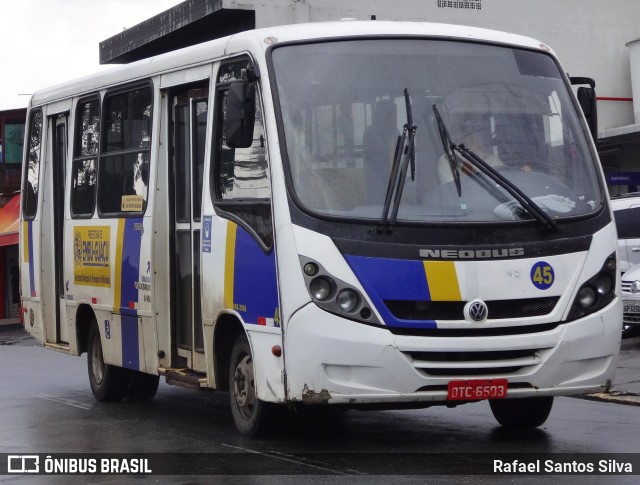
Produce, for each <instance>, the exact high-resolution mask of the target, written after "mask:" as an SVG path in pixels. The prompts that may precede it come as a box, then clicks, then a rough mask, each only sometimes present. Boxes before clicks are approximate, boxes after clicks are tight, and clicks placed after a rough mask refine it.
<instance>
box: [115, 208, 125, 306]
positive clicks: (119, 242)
mask: <svg viewBox="0 0 640 485" xmlns="http://www.w3.org/2000/svg"><path fill="white" fill-rule="evenodd" d="M124 221H125V220H124V219H118V233H117V235H116V259H115V261H114V262H113V264H114V266H115V268H114V269H115V274H114V276H113V280H114V284H113V311H114V312H120V307H121V306H122V302H121V301H120V299H121V298H122V248H123V246H124Z"/></svg>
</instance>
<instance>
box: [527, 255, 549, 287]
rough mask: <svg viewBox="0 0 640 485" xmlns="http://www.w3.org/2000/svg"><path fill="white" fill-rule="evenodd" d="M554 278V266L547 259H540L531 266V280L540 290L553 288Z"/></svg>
mask: <svg viewBox="0 0 640 485" xmlns="http://www.w3.org/2000/svg"><path fill="white" fill-rule="evenodd" d="M554 280H555V273H554V272H553V268H552V267H551V265H550V264H549V263H547V262H546V261H539V262H537V263H536V264H534V265H533V267H532V268H531V282H532V283H533V285H534V286H535V287H536V288H538V289H539V290H547V289H549V288H551V285H552V284H553V281H554Z"/></svg>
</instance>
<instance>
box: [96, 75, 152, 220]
mask: <svg viewBox="0 0 640 485" xmlns="http://www.w3.org/2000/svg"><path fill="white" fill-rule="evenodd" d="M144 88H147V89H149V90H150V94H151V96H150V97H151V103H150V105H149V106H150V116H149V144H148V147H147V148H146V149H144V150H142V149H140V148H127V149H124V150H114V151H111V152H109V151H105V146H106V143H103V138H104V137H105V136H107V130H106V124H107V123H106V117H105V112H106V105H107V102H108V100H109V98H112V97H114V96H117V95H119V94H123V93H130V92H133V91H136V90H140V89H144ZM154 100H155V86H154V83H153V80H151V79H145V80H143V81H138V82H134V83H128V84H124V85H121V86H115V87H113V88H111V89H107V91H106V92H105V93H104V95H103V96H102V102H101V104H100V143H99V148H98V164H97V167H96V171H97V175H96V211H97V213H98V217H99V218H100V219H122V218H125V219H129V218H139V217H144V215H145V214H146V212H147V209H148V207H149V198H150V194H151V190H150V189H151V187H150V182H151V164H152V157H151V152H152V147H153V125H154V116H155V104H154ZM133 153H147V154H148V158H149V173H148V177H149V180H148V181H147V200H145V203H144V208H143V210H142V211H135V212H134V211H131V212H128V211H122V210H120V211H115V212H105V211H103V210H102V209H101V207H100V187H101V179H102V176H101V174H102V166H103V164H104V158H106V157H113V156H126V155H131V154H133ZM103 183H104V182H103ZM94 213H95V211H94Z"/></svg>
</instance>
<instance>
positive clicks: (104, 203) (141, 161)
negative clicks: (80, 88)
mask: <svg viewBox="0 0 640 485" xmlns="http://www.w3.org/2000/svg"><path fill="white" fill-rule="evenodd" d="M151 99H152V98H151V88H150V87H144V88H137V89H133V90H131V91H125V92H120V93H116V94H113V95H107V97H106V100H105V103H104V116H103V117H104V124H103V126H104V133H103V134H102V143H101V145H100V166H99V175H98V210H99V212H100V214H109V215H111V214H120V215H121V216H139V215H140V214H142V213H143V212H144V211H145V209H146V207H147V197H148V190H149V158H150V157H149V154H150V147H151Z"/></svg>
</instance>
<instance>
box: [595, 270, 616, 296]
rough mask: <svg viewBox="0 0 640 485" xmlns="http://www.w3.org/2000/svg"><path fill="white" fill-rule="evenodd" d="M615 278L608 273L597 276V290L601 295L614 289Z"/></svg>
mask: <svg viewBox="0 0 640 485" xmlns="http://www.w3.org/2000/svg"><path fill="white" fill-rule="evenodd" d="M613 285H614V283H613V278H611V276H610V275H608V274H606V273H602V274H600V275H599V276H598V277H597V278H596V290H597V291H598V294H600V295H608V294H609V293H611V292H612V291H613Z"/></svg>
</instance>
